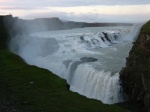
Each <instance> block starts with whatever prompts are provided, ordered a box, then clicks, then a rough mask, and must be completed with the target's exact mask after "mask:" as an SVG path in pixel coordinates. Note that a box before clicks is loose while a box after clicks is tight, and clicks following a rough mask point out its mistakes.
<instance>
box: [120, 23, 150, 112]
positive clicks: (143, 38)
mask: <svg viewBox="0 0 150 112" xmlns="http://www.w3.org/2000/svg"><path fill="white" fill-rule="evenodd" d="M120 79H121V81H122V87H123V90H124V92H125V93H126V94H127V95H128V97H129V100H130V101H131V102H132V103H134V104H136V110H135V112H150V21H149V22H148V23H146V24H145V25H144V26H143V27H142V28H141V32H140V34H139V36H138V39H137V40H136V42H135V43H134V45H133V47H132V49H131V51H130V53H129V57H128V58H127V63H126V67H125V68H123V70H122V71H121V72H120Z"/></svg>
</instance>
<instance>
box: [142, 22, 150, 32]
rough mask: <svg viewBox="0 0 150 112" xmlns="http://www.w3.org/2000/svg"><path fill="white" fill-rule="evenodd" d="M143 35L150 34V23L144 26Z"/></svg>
mask: <svg viewBox="0 0 150 112" xmlns="http://www.w3.org/2000/svg"><path fill="white" fill-rule="evenodd" d="M141 32H142V33H146V34H150V21H148V22H147V23H146V24H144V25H143V27H142V28H141Z"/></svg>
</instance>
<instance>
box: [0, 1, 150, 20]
mask: <svg viewBox="0 0 150 112" xmlns="http://www.w3.org/2000/svg"><path fill="white" fill-rule="evenodd" d="M6 14H12V15H14V16H19V17H20V18H25V19H33V18H41V17H59V18H60V19H62V20H72V21H85V22H143V21H147V20H149V19H150V0H0V15H6Z"/></svg>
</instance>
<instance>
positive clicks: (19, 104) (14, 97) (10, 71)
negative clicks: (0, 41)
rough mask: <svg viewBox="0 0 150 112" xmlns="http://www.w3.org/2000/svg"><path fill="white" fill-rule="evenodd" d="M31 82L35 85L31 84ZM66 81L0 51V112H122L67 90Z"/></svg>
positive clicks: (4, 51) (112, 106)
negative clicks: (14, 111)
mask: <svg viewBox="0 0 150 112" xmlns="http://www.w3.org/2000/svg"><path fill="white" fill-rule="evenodd" d="M32 82H34V83H32ZM66 85H67V83H66V81H65V80H63V79H61V78H59V77H57V76H56V75H53V74H52V73H51V72H49V71H48V70H45V69H41V68H38V67H35V66H29V65H27V64H26V63H24V62H23V60H22V59H21V58H20V57H18V56H16V55H15V54H12V53H10V52H9V51H7V50H0V99H1V100H0V109H1V112H2V110H4V112H7V111H8V112H11V111H10V110H16V111H18V112H124V111H123V110H122V109H121V108H119V107H117V106H115V105H111V106H109V105H104V104H102V103H101V102H100V101H96V100H89V99H87V98H86V97H84V96H80V95H79V94H77V93H73V92H71V91H69V90H68V89H67V87H66Z"/></svg>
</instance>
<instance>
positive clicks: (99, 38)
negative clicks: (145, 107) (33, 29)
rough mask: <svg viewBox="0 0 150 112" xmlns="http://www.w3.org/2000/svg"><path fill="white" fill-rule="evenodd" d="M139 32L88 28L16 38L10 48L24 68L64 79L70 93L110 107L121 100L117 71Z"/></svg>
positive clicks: (134, 30) (136, 29)
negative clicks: (44, 69)
mask: <svg viewBox="0 0 150 112" xmlns="http://www.w3.org/2000/svg"><path fill="white" fill-rule="evenodd" d="M139 28H140V27H137V26H122V27H118V26H116V27H96V28H94V27H93V28H92V27H90V28H77V29H71V30H60V31H47V32H38V33H33V34H30V35H22V36H20V35H18V36H16V37H15V38H12V40H11V42H10V48H11V50H12V52H14V53H16V54H18V55H20V56H21V57H22V58H23V59H24V60H25V61H26V62H27V63H28V64H30V65H36V66H38V67H41V68H46V69H48V70H50V71H52V72H53V73H55V74H56V75H58V76H60V77H62V78H64V79H66V80H67V83H68V84H69V85H70V90H71V91H74V92H78V93H79V94H81V95H85V96H86V97H88V98H94V99H98V100H100V101H102V102H103V103H106V104H113V103H118V102H123V101H124V100H125V99H124V94H123V91H122V88H121V85H120V81H119V71H120V70H121V69H122V67H124V66H125V62H126V59H125V58H126V57H127V56H128V53H129V51H130V49H131V47H132V42H133V41H134V40H135V39H136V36H137V33H138V32H139Z"/></svg>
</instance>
